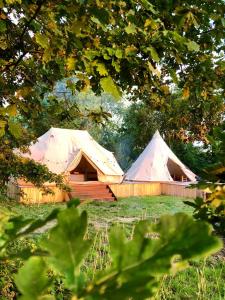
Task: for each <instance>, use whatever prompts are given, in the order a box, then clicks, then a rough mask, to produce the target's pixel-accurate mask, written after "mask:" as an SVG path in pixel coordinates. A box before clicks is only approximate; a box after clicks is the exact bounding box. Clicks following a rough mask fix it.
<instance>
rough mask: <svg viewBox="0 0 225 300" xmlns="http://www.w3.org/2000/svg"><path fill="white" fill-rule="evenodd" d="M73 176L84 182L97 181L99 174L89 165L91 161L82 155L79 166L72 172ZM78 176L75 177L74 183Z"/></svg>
mask: <svg viewBox="0 0 225 300" xmlns="http://www.w3.org/2000/svg"><path fill="white" fill-rule="evenodd" d="M70 174H72V175H77V177H79V178H81V176H82V178H83V181H97V180H98V174H97V170H96V169H95V168H94V167H93V166H92V165H91V164H90V163H89V161H88V160H87V159H86V158H85V157H84V156H83V155H82V157H81V160H80V162H79V163H78V165H77V166H76V167H75V168H74V169H73V170H72V171H71V172H70ZM75 178H76V176H74V181H76V180H75Z"/></svg>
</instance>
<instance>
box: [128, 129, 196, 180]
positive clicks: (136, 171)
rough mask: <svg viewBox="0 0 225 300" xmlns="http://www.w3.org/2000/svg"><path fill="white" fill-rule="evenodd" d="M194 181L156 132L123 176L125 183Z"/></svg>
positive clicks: (192, 174)
mask: <svg viewBox="0 0 225 300" xmlns="http://www.w3.org/2000/svg"><path fill="white" fill-rule="evenodd" d="M182 179H183V180H184V179H185V180H188V181H196V175H195V174H194V173H193V172H192V171H191V170H189V169H188V168H187V167H186V166H185V165H184V164H183V163H182V162H181V161H180V160H179V159H178V157H177V156H176V155H175V154H174V153H173V152H172V150H171V149H170V148H169V147H168V146H167V144H166V143H165V141H164V140H163V138H162V137H161V135H160V133H159V132H158V131H156V133H155V134H154V136H153V138H152V140H151V141H150V143H149V144H148V145H147V147H146V148H145V150H144V151H143V152H142V153H141V155H140V156H139V157H138V158H137V160H136V161H135V162H134V163H133V164H132V166H131V168H130V169H129V170H128V171H127V173H126V174H125V180H126V181H174V180H177V181H180V180H182Z"/></svg>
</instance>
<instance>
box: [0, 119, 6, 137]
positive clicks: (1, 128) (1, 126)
mask: <svg viewBox="0 0 225 300" xmlns="http://www.w3.org/2000/svg"><path fill="white" fill-rule="evenodd" d="M6 124H7V122H6V121H4V120H0V138H1V137H3V136H4V135H5V126H6Z"/></svg>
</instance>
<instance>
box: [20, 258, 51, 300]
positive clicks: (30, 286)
mask: <svg viewBox="0 0 225 300" xmlns="http://www.w3.org/2000/svg"><path fill="white" fill-rule="evenodd" d="M15 283H16V285H17V287H18V289H19V291H20V292H21V293H22V297H20V299H21V300H31V299H32V300H40V299H44V298H42V297H41V296H44V293H45V292H46V289H47V288H48V287H49V286H50V281H49V279H48V276H47V268H46V264H45V262H44V260H43V259H42V258H40V257H36V256H33V257H31V258H29V260H27V261H26V262H25V264H24V266H23V267H22V268H21V269H20V270H19V272H18V274H17V275H16V276H15ZM48 299H54V297H52V298H48Z"/></svg>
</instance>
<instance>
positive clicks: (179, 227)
mask: <svg viewBox="0 0 225 300" xmlns="http://www.w3.org/2000/svg"><path fill="white" fill-rule="evenodd" d="M220 247H221V243H220V241H219V240H218V238H216V237H215V236H212V235H211V230H210V228H209V226H208V225H206V224H205V223H203V222H195V221H193V219H192V218H191V217H189V216H187V215H185V214H182V213H180V214H176V215H175V216H164V217H162V218H161V219H160V221H159V223H157V224H155V225H151V224H150V222H148V221H142V222H140V223H139V224H138V225H137V226H136V228H135V232H134V236H133V239H132V240H130V241H128V240H126V238H125V236H124V232H123V230H122V229H121V228H118V227H114V228H113V229H112V231H111V234H110V248H111V256H112V259H113V262H112V267H111V268H110V269H109V270H108V271H106V272H105V273H104V274H100V275H99V277H98V278H97V280H96V281H95V282H94V284H93V285H92V284H91V285H90V286H89V290H88V291H87V294H91V295H92V296H93V297H94V299H100V298H101V299H129V298H130V297H132V299H145V298H149V297H151V296H153V295H154V294H155V292H156V289H157V288H158V287H159V282H160V277H161V276H163V275H165V274H169V273H174V272H177V271H179V270H181V269H182V268H185V267H187V266H188V260H190V259H194V258H196V257H199V258H200V257H204V256H206V255H209V254H210V253H213V252H215V251H216V250H218V249H219V248H220Z"/></svg>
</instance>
